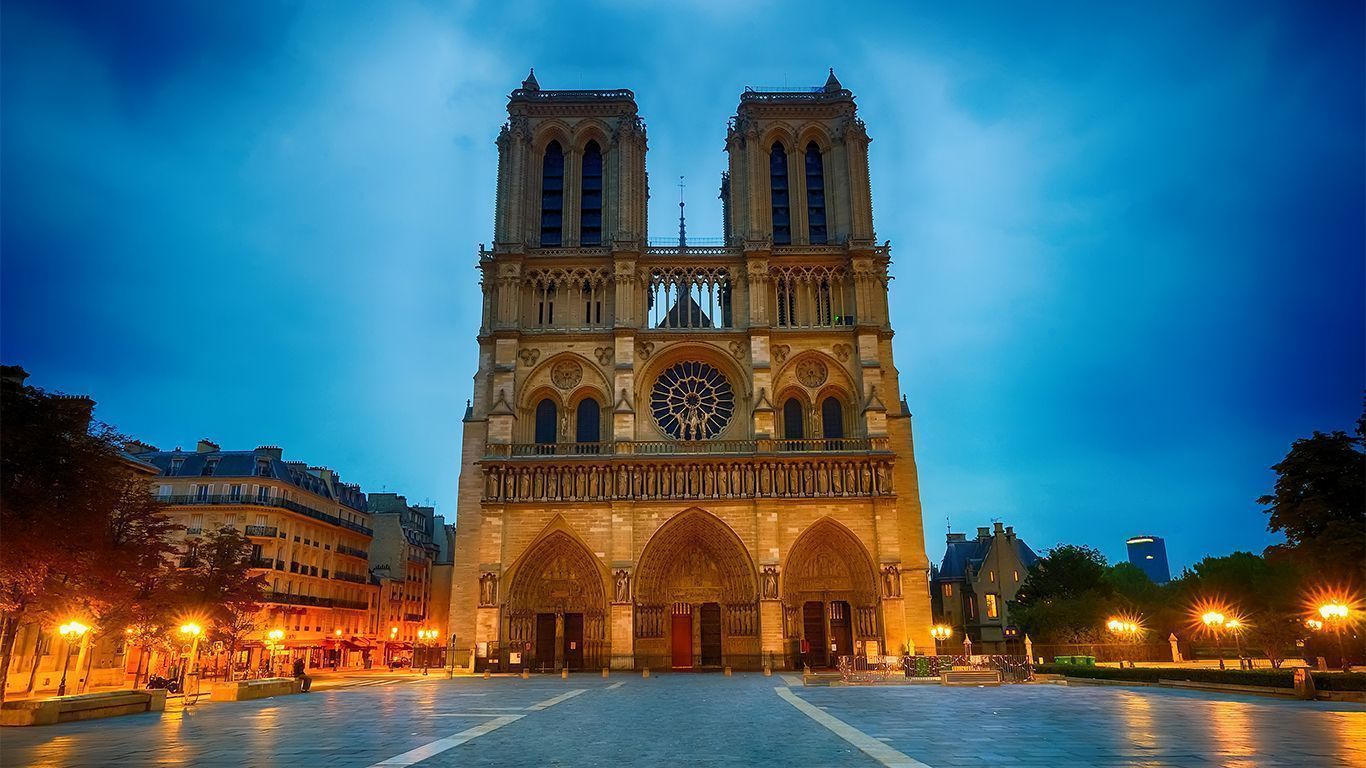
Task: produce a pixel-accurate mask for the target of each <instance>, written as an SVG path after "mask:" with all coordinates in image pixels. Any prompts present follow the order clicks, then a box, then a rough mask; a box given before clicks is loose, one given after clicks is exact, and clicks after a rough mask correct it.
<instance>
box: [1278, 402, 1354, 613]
mask: <svg viewBox="0 0 1366 768" xmlns="http://www.w3.org/2000/svg"><path fill="white" fill-rule="evenodd" d="M1363 430H1366V413H1363V416H1362V419H1361V420H1358V422H1357V431H1356V435H1355V436H1352V435H1349V434H1347V433H1346V432H1340V431H1339V432H1330V433H1323V432H1317V431H1316V432H1314V434H1313V436H1312V437H1307V438H1303V439H1300V440H1296V441H1295V442H1294V444H1293V445H1291V447H1290V452H1289V453H1288V454H1286V456H1285V458H1284V459H1282V460H1281V461H1280V463H1278V464H1276V465H1275V466H1273V467H1272V469H1274V470H1275V471H1276V486H1275V489H1274V490H1273V491H1272V493H1270V494H1267V495H1265V496H1262V497H1261V498H1260V499H1258V500H1257V501H1258V503H1260V504H1263V505H1265V506H1266V507H1267V513H1268V515H1269V517H1268V519H1267V528H1268V529H1269V530H1271V531H1273V532H1279V533H1282V534H1284V535H1285V539H1286V543H1285V544H1284V545H1277V546H1273V547H1270V548H1268V551H1267V554H1268V555H1270V556H1272V557H1277V558H1282V559H1286V560H1290V561H1292V562H1295V563H1297V564H1299V565H1300V566H1301V567H1302V568H1303V569H1304V570H1305V572H1307V573H1311V574H1315V575H1317V576H1319V577H1320V578H1321V579H1324V580H1326V581H1328V582H1329V583H1333V584H1337V585H1340V586H1350V584H1351V583H1352V582H1355V583H1356V584H1362V583H1366V450H1363V447H1366V433H1364V432H1363ZM1344 581H1346V582H1348V584H1343V582H1344Z"/></svg>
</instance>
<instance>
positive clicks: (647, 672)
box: [640, 667, 650, 677]
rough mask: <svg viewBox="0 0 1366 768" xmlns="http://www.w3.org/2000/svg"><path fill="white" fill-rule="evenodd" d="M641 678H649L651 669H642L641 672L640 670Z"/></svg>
mask: <svg viewBox="0 0 1366 768" xmlns="http://www.w3.org/2000/svg"><path fill="white" fill-rule="evenodd" d="M640 676H641V677H649V676H650V668H649V667H642V668H641V670H640Z"/></svg>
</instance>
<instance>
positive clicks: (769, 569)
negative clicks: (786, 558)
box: [763, 565, 778, 600]
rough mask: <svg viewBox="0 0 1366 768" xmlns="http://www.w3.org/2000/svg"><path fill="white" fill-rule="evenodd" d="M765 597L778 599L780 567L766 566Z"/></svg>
mask: <svg viewBox="0 0 1366 768" xmlns="http://www.w3.org/2000/svg"><path fill="white" fill-rule="evenodd" d="M763 588H764V589H763V599H764V600H777V599H778V569H777V568H776V567H774V566H772V565H769V566H765V567H764V584H763Z"/></svg>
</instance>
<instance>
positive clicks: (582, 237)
mask: <svg viewBox="0 0 1366 768" xmlns="http://www.w3.org/2000/svg"><path fill="white" fill-rule="evenodd" d="M582 191H583V194H582V196H581V198H580V203H579V242H580V244H582V245H602V151H601V150H600V149H598V143H597V142H596V141H590V142H588V146H586V147H584V148H583V190H582Z"/></svg>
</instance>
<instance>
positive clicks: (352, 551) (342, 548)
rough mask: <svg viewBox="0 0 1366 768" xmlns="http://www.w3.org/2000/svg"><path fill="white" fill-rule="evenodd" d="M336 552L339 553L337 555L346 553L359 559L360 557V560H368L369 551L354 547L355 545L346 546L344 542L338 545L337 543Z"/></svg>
mask: <svg viewBox="0 0 1366 768" xmlns="http://www.w3.org/2000/svg"><path fill="white" fill-rule="evenodd" d="M337 554H339V555H346V556H348V557H358V558H360V559H362V560H369V559H370V553H369V552H366V551H365V550H363V549H356V548H355V547H348V546H346V545H345V544H338V545H337Z"/></svg>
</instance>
